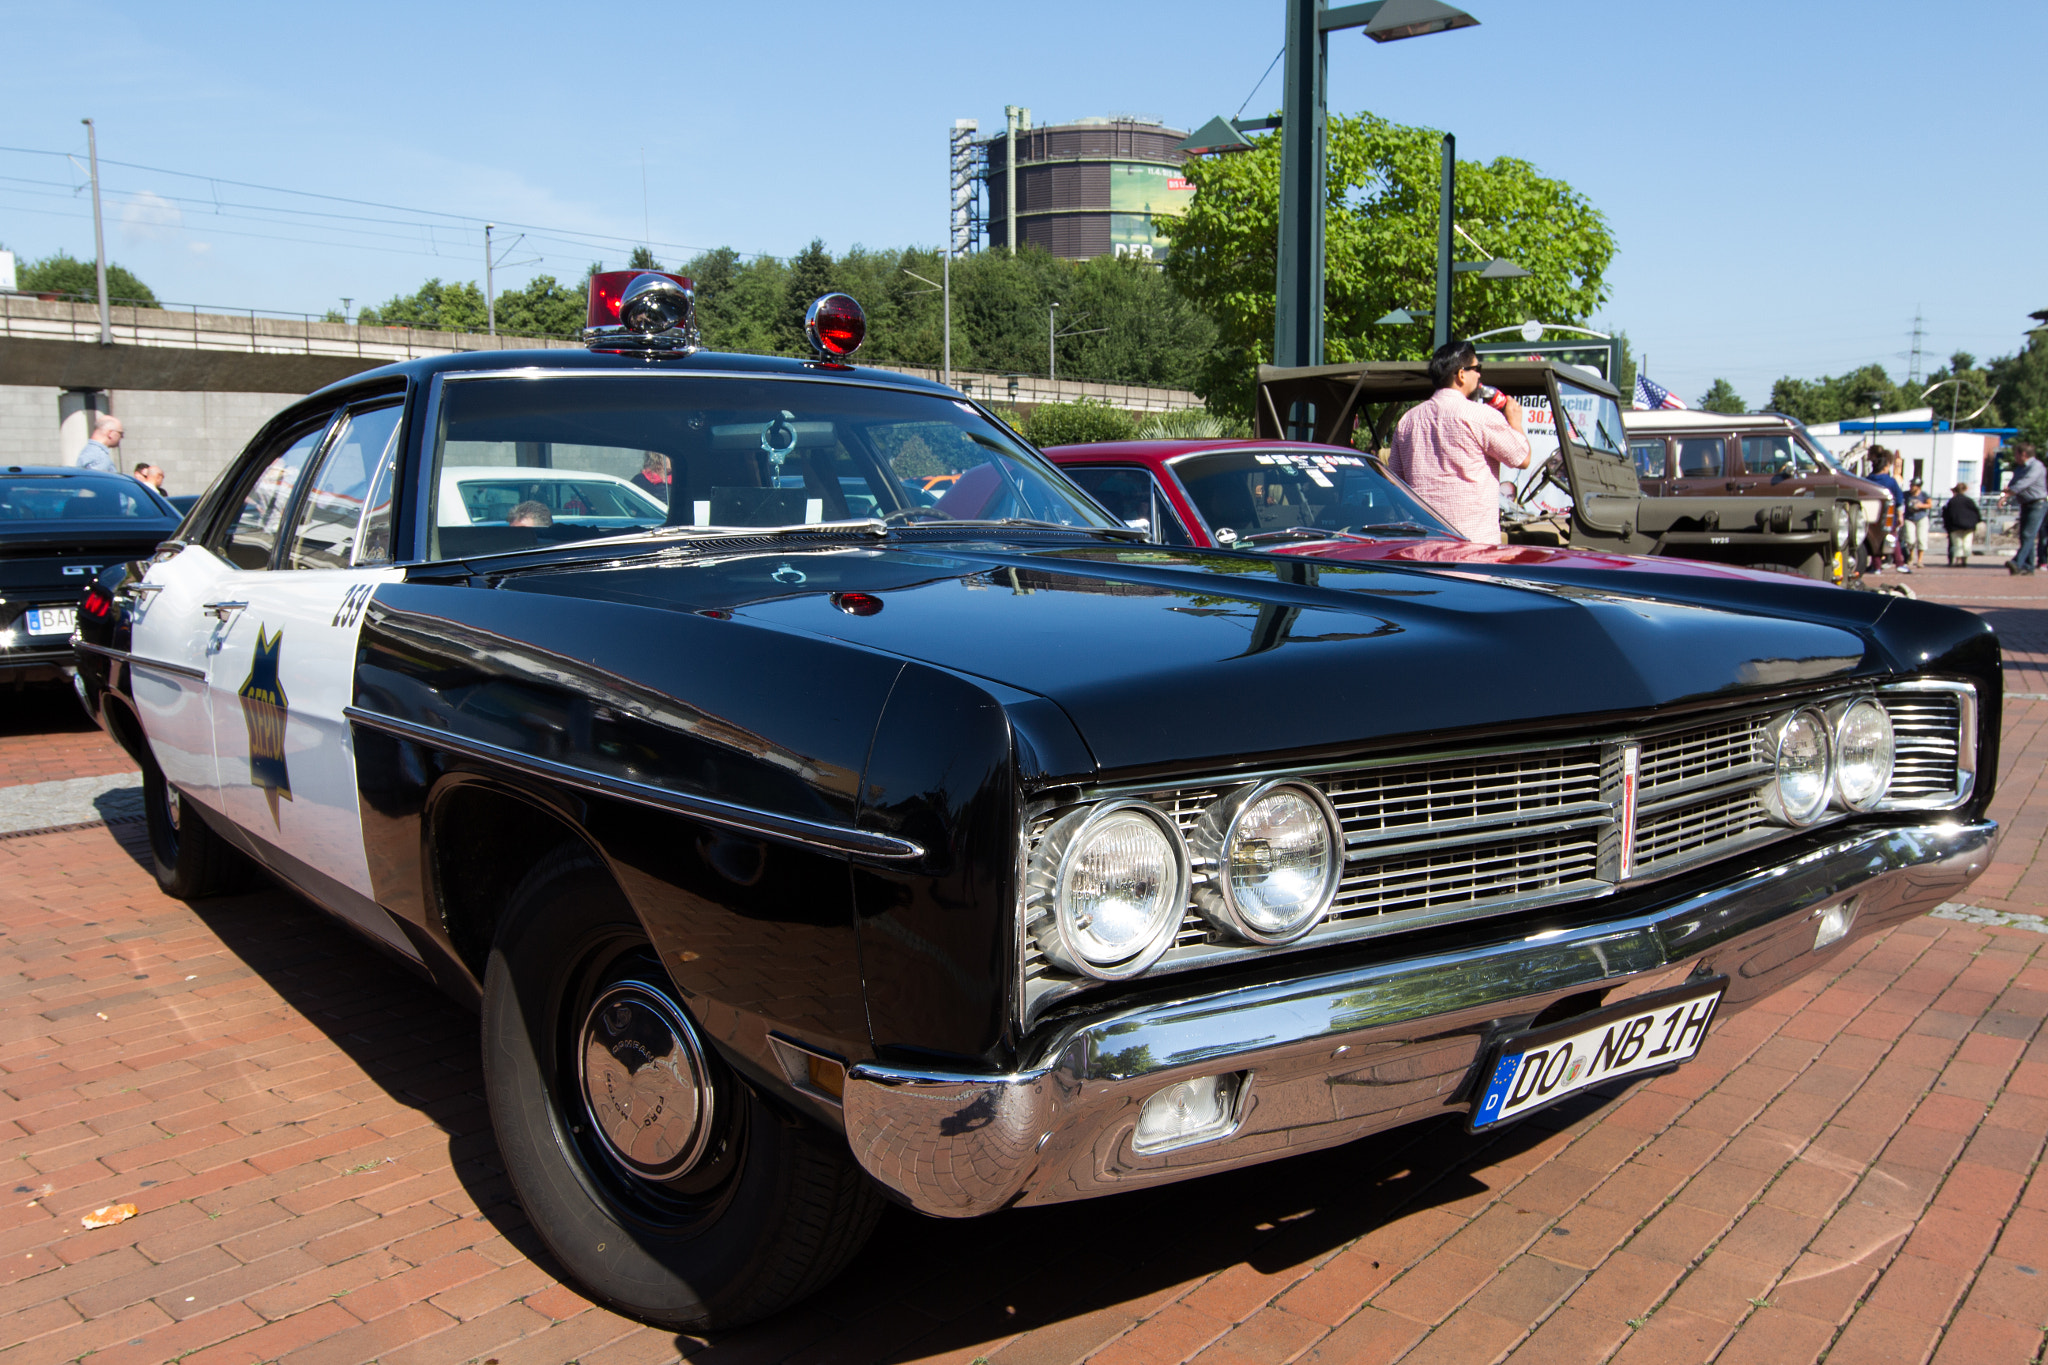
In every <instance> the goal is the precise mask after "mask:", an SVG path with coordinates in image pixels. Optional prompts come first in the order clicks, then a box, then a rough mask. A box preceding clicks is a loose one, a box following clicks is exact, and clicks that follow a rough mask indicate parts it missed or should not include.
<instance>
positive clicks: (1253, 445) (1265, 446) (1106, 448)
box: [1045, 438, 1365, 465]
mask: <svg viewBox="0 0 2048 1365" xmlns="http://www.w3.org/2000/svg"><path fill="white" fill-rule="evenodd" d="M1211 450H1287V451H1297V452H1299V453H1301V454H1303V455H1350V456H1353V457H1357V456H1361V455H1363V454H1364V453H1365V452H1364V451H1359V450H1353V449H1352V448H1351V447H1350V446H1330V445H1322V444H1319V443H1317V442H1315V441H1261V440H1256V439H1254V440H1234V439H1233V440H1221V439H1215V438H1210V439H1206V440H1204V439H1197V438H1179V439H1174V440H1165V441H1094V442H1090V443H1088V444H1086V445H1072V446H1047V447H1045V453H1046V455H1047V456H1049V457H1050V458H1051V459H1052V460H1053V461H1054V463H1056V464H1100V463H1103V462H1106V461H1111V460H1114V461H1117V462H1119V463H1123V464H1144V465H1162V464H1165V463H1166V462H1167V461H1169V460H1174V459H1178V458H1179V457H1181V456H1183V455H1195V454H1200V453H1202V452H1205V451H1211Z"/></svg>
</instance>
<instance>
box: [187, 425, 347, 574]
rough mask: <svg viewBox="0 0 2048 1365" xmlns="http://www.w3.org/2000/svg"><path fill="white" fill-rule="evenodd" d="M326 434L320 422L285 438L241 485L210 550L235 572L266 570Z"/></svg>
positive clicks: (325, 426)
mask: <svg viewBox="0 0 2048 1365" xmlns="http://www.w3.org/2000/svg"><path fill="white" fill-rule="evenodd" d="M326 434H327V423H326V422H325V421H322V422H321V423H320V424H319V425H318V426H315V427H312V428H310V429H307V430H302V431H301V432H300V433H299V434H298V435H297V436H293V437H288V438H287V439H286V441H285V444H284V447H283V448H282V449H280V450H278V451H277V453H276V454H274V455H272V456H271V457H270V458H269V459H268V460H264V461H262V462H261V463H260V465H259V467H258V469H257V471H256V473H255V476H254V477H253V478H251V479H250V480H249V482H248V483H247V484H245V485H243V488H242V496H241V499H240V505H239V506H238V507H237V509H236V511H235V514H234V519H233V520H232V521H230V522H229V523H228V524H227V525H226V526H225V527H223V528H222V529H221V531H220V533H219V535H218V536H217V537H216V538H215V541H214V546H213V548H214V550H215V551H216V552H217V553H218V554H219V555H220V557H221V558H222V559H225V560H226V561H228V563H230V564H232V565H234V566H235V567H236V568H238V569H267V568H269V567H270V558H271V555H272V554H273V553H274V552H275V551H276V549H277V541H278V537H279V536H280V535H282V534H283V533H284V522H285V518H286V517H287V516H289V515H290V514H291V508H292V495H293V494H294V493H296V492H298V489H299V478H300V476H301V475H303V474H304V473H305V471H306V462H307V461H308V460H310V459H312V458H313V452H314V451H315V450H317V449H319V448H320V438H321V437H322V436H324V435H326Z"/></svg>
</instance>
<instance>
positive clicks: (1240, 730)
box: [501, 544, 1885, 771]
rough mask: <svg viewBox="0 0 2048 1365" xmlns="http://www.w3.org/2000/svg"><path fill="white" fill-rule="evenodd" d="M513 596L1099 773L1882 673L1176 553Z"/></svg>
mask: <svg viewBox="0 0 2048 1365" xmlns="http://www.w3.org/2000/svg"><path fill="white" fill-rule="evenodd" d="M1672 581H1675V582H1682V580H1672ZM501 585H502V586H504V587H507V588H515V589H523V590H526V591H537V592H549V593H560V594H563V595H567V596H577V597H588V596H601V597H604V598H608V599H611V600H615V601H620V602H633V603H639V604H644V605H649V606H660V607H666V608H669V609H672V610H688V611H696V612H703V613H709V614H712V615H714V616H730V617H731V618H732V619H733V620H735V621H738V622H745V623H751V624H753V625H756V626H760V627H769V628H773V629H777V630H783V631H796V632H803V633H805V634H809V635H812V636H822V637H827V638H831V639H835V640H840V641H844V642H846V643H847V644H850V645H855V646H859V647H861V648H865V649H871V650H879V651H884V652H887V653H890V654H894V655H897V656H900V657H903V658H906V659H914V660H919V661H922V662H925V663H929V664H933V665H936V666H939V667H941V668H946V669H951V670H954V671H956V672H959V673H964V674H970V675H973V676H975V677H977V678H981V679H986V680H989V681H991V682H995V683H1000V684H1005V685H1007V686H1009V687H1013V688H1017V689H1021V690H1023V691H1026V692H1031V693H1036V694H1038V695H1040V696H1043V697H1046V698H1049V699H1050V700H1052V701H1053V702H1055V703H1057V704H1058V705H1059V706H1061V707H1062V708H1064V710H1065V711H1066V713H1067V714H1068V716H1069V717H1071V719H1072V720H1073V722H1074V724H1075V726H1076V727H1077V728H1078V730H1079V732H1080V734H1081V736H1082V738H1083V739H1084V740H1085V741H1086V743H1087V744H1088V746H1089V747H1090V748H1091V749H1092V751H1093V754H1094V757H1095V759H1096V761H1097V763H1098V765H1099V767H1100V769H1101V770H1103V771H1116V770H1126V769H1139V768H1151V767H1159V766H1170V767H1179V766H1184V765H1188V764H1207V765H1214V764H1216V763H1218V762H1227V761H1238V760H1243V761H1250V759H1251V758H1252V757H1253V756H1257V757H1258V758H1260V759H1265V758H1270V757H1276V756H1283V755H1301V754H1308V753H1313V752H1331V751H1333V750H1340V749H1352V748H1362V747H1369V746H1371V745H1373V744H1374V743H1375V742H1378V741H1382V740H1385V739H1388V738H1393V737H1405V736H1414V735H1426V734H1430V733H1436V732H1445V731H1466V732H1468V733H1469V732H1471V731H1473V730H1475V729H1479V728H1484V727H1496V728H1502V729H1506V730H1514V729H1516V728H1517V727H1522V728H1526V727H1527V726H1528V725H1529V724H1531V723H1534V722H1541V721H1546V720H1551V719H1554V718H1558V717H1572V716H1585V717H1593V716H1607V715H1613V714H1616V713H1629V712H1641V711H1644V710H1647V709H1650V708H1654V707H1660V706H1667V705H1671V704H1674V703H1682V702H1686V701H1690V700H1696V699H1702V698H1710V697H1714V696H1717V695H1722V694H1730V693H1738V692H1766V691H1771V690H1774V689H1780V688H1784V687H1787V686H1797V685H1800V684H1807V683H1814V682H1820V681H1824V680H1828V679H1841V678H1847V677H1850V676H1853V675H1856V674H1858V673H1863V672H1872V671H1877V670H1880V669H1882V668H1883V667H1884V666H1885V662H1884V659H1883V658H1882V651H1880V650H1878V649H1876V648H1875V646H1874V645H1873V642H1872V641H1871V640H1870V639H1869V638H1867V636H1866V633H1864V632H1862V631H1860V630H1858V629H1857V628H1856V624H1857V623H1856V622H1854V621H1851V620H1846V619H1845V620H1842V621H1839V622H1837V623H1834V624H1830V623H1827V622H1824V621H1813V620H1807V619H1789V618H1787V617H1782V616H1775V617H1774V616H1770V615H1758V614H1752V613H1751V612H1749V611H1736V610H1730V609H1728V607H1726V606H1725V605H1713V604H1701V603H1699V602H1691V601H1684V600H1678V599H1677V598H1675V597H1660V596H1657V595H1653V594H1651V593H1647V592H1638V591H1622V590H1618V589H1616V588H1612V587H1601V586H1585V585H1583V584H1574V583H1541V582H1537V581H1534V580H1530V579H1489V578H1486V577H1484V576H1480V575H1475V574H1469V573H1460V572H1455V571H1446V570H1443V569H1427V568H1422V567H1417V566H1410V565H1401V564H1373V563H1359V564H1332V563H1320V562H1310V561H1303V560H1297V559H1284V558H1280V557H1275V556H1264V555H1249V554H1232V553H1229V552H1220V551H1203V550H1195V551H1185V550H1164V549H1161V548H1159V547H1136V546H1130V547H1125V546H1117V547H1102V546H1097V547H1088V548H1075V547H1072V546H1067V547H1062V548H1058V549H1051V550H1031V549H1022V548H1017V547H1014V546H999V545H989V546H971V545H968V546H962V545H957V544H956V545H948V546H945V547H943V548H934V549H924V548H916V547H904V546H896V545H891V546H884V547H874V548H869V547H847V548H845V549H838V550H831V551H809V552H796V553H781V552H768V553H739V554H732V555H728V556H724V557H720V558H717V559H710V558H708V557H705V556H688V557H681V556H678V557H675V558H673V559H670V560H667V561H665V562H662V563H660V564H650V563H648V562H647V561H644V560H643V561H637V562H636V561H628V562H625V563H619V562H617V561H614V562H613V563H612V564H610V565H607V566H604V567H602V568H595V567H593V568H585V569H575V570H569V569H566V568H556V569H553V570H551V571H544V572H540V573H536V574H520V575H516V576H515V577H514V578H512V579H508V580H503V581H502V583H501ZM1730 586H1731V587H1732V586H1735V585H1730ZM1742 586H1744V587H1745V588H1747V585H1742ZM848 593H853V594H865V595H866V600H863V599H862V598H861V597H859V596H856V597H854V598H851V599H849V598H847V597H846V596H845V594H848ZM1827 596H1828V597H1830V598H1834V599H1844V600H1846V599H1851V598H1857V597H1864V596H1867V595H1864V594H1845V593H1832V594H1828V595H1827ZM1802 605H1810V604H1805V603H1803V604H1802ZM1866 605H1871V606H1875V605H1877V604H1866ZM1880 609H1881V608H1880ZM819 685H820V686H829V685H830V680H829V679H819Z"/></svg>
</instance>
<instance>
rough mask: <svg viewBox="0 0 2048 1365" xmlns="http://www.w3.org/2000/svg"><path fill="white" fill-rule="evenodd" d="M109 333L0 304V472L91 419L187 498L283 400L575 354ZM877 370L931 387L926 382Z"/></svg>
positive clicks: (986, 386) (983, 396) (144, 319)
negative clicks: (443, 367)
mask: <svg viewBox="0 0 2048 1365" xmlns="http://www.w3.org/2000/svg"><path fill="white" fill-rule="evenodd" d="M112 323H113V326H112V332H113V344H112V345H109V346H102V345H101V344H100V340H99V336H100V328H99V311H98V309H97V308H96V307H95V306H93V305H91V304H84V303H70V302H50V301H44V300H41V299H37V298H34V297H32V296H28V295H21V294H0V463H9V464H68V463H70V462H71V460H72V459H73V458H74V457H75V456H76V455H77V453H78V449H79V447H80V446H82V445H84V444H85V439H86V435H87V433H88V431H89V429H90V426H91V421H92V417H93V414H94V413H95V412H118V413H119V414H120V415H121V418H122V422H123V425H124V426H126V427H127V429H128V440H127V444H126V445H125V446H124V447H123V448H122V451H121V456H122V458H123V460H124V462H125V463H127V464H133V463H135V462H136V461H138V460H148V461H149V462H151V463H153V464H158V465H161V466H163V468H164V469H165V471H166V473H167V474H168V476H169V484H170V488H171V491H173V492H179V493H192V492H197V491H199V489H200V488H201V487H203V486H204V485H205V484H207V483H209V482H210V481H211V480H212V478H213V476H214V475H215V474H216V473H218V472H219V471H220V469H221V468H223V467H224V466H225V465H226V464H227V462H228V461H229V460H231V459H233V458H234V456H235V455H236V453H238V452H239V451H240V450H241V448H242V446H243V445H244V444H245V443H246V442H247V441H248V439H249V437H250V436H252V435H254V434H255V431H256V429H257V428H258V427H260V426H261V425H262V424H263V423H264V421H265V420H267V419H268V418H269V417H270V415H271V414H272V413H274V412H276V411H277V410H278V409H279V408H280V407H282V406H284V404H285V403H287V402H289V401H290V400H291V399H292V398H293V397H296V396H297V395H300V394H305V393H311V392H312V391H313V390H315V389H317V388H320V387H322V386H324V385H327V384H332V383H334V382H335V381H336V380H339V379H346V378H347V377H348V376H350V375H352V374H357V373H360V372H361V371H363V370H367V369H374V368H375V367H377V366H379V365H388V364H390V363H392V362H393V361H397V360H410V359H412V358H414V357H417V356H429V355H449V354H452V353H454V352H458V351H493V350H535V349H551V348H558V347H574V346H577V345H579V344H580V343H577V342H574V341H556V340H551V339H544V338H536V337H508V336H497V337H491V336H482V335H478V334H475V333H469V332H431V331H419V330H415V329H413V328H409V327H359V326H355V325H353V324H349V323H339V322H316V321H314V320H313V319H312V318H311V317H310V316H301V317H290V316H285V315H269V316H264V315H259V314H258V313H256V312H254V311H251V312H247V313H209V312H201V311H198V310H192V311H185V310H180V309H168V308H115V309H113V310H112ZM879 368H884V369H892V370H897V371H899V372H901V373H905V374H915V375H919V376H922V377H924V378H927V379H933V380H936V379H938V378H939V374H938V372H937V371H936V370H925V369H917V368H914V367H911V366H900V365H890V366H882V367H879ZM1013 381H1014V384H1015V387H1014V388H1013V387H1012V383H1013ZM953 382H954V384H955V386H956V387H958V388H960V389H961V390H962V391H964V392H965V393H967V394H968V395H969V396H971V397H974V398H977V399H980V400H981V401H983V402H986V403H1017V404H1020V405H1023V406H1025V407H1031V406H1035V405H1037V404H1040V403H1071V402H1074V401H1076V400H1077V399H1081V398H1089V399H1093V400H1095V401H1097V402H1104V403H1109V404H1112V405H1114V406H1116V407H1120V408H1124V409H1126V410H1127V411H1130V412H1137V413H1147V412H1170V411H1174V410H1177V409H1181V408H1196V407H1200V406H1201V399H1199V398H1197V397H1196V396H1195V395H1194V394H1192V393H1189V392H1186V391H1185V390H1180V389H1154V388H1144V387H1140V386H1137V385H1125V384H1094V383H1087V382H1081V381H1073V380H1060V381H1058V382H1057V383H1051V382H1048V381H1046V380H1044V379H1040V378H1036V377H1033V376H1029V375H1018V376H1009V375H1001V374H985V373H976V372H967V371H961V370H956V371H954V373H953Z"/></svg>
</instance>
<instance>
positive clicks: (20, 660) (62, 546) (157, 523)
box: [0, 464, 179, 687]
mask: <svg viewBox="0 0 2048 1365" xmlns="http://www.w3.org/2000/svg"><path fill="white" fill-rule="evenodd" d="M178 521H179V514H178V512H177V510H176V509H175V508H174V507H172V506H171V504H170V503H169V502H167V501H166V500H165V499H164V498H162V497H160V496H159V495H158V494H157V493H156V492H155V490H153V489H151V488H149V487H147V486H146V485H144V484H142V483H141V482H139V481H137V480H135V479H131V478H129V477H128V476H127V475H125V474H107V473H102V472H99V471H97V470H91V469H78V468H75V467H73V466H71V465H19V464H16V465H0V686H7V687H20V686H23V685H25V684H28V683H42V682H59V681H62V680H63V679H65V678H68V677H70V675H71V671H72V652H71V636H72V632H74V631H75V630H77V628H78V607H79V602H80V600H81V599H82V598H83V597H84V596H85V592H86V590H87V589H88V588H90V587H91V586H92V583H93V579H94V578H95V577H96V576H97V575H98V574H99V572H100V570H101V569H102V568H103V567H105V566H108V565H115V564H121V563H125V562H127V561H129V560H132V559H136V558H147V557H148V555H149V554H150V552H151V551H152V550H154V549H155V547H156V546H157V545H158V544H159V543H160V542H162V541H164V540H167V539H169V538H170V536H171V534H172V533H173V532H174V531H176V530H177V528H178Z"/></svg>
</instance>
